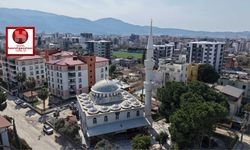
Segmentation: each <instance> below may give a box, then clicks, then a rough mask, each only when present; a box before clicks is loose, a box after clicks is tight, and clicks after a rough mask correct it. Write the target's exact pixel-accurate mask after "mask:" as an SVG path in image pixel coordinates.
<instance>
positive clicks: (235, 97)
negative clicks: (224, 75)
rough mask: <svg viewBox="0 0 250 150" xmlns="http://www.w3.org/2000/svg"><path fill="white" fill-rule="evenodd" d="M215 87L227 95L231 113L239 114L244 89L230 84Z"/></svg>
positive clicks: (233, 114) (231, 114)
mask: <svg viewBox="0 0 250 150" xmlns="http://www.w3.org/2000/svg"><path fill="white" fill-rule="evenodd" d="M214 88H215V89H216V90H218V91H220V92H221V93H222V94H224V95H225V96H226V98H227V102H228V104H229V115H230V116H235V115H237V114H238V113H239V111H240V107H241V102H242V97H243V93H244V90H242V89H239V88H236V87H233V86H230V85H226V86H221V85H217V86H215V87H214Z"/></svg>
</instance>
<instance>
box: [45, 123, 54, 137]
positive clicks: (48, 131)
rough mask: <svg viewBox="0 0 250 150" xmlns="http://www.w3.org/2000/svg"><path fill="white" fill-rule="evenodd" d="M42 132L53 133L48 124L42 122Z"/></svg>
mask: <svg viewBox="0 0 250 150" xmlns="http://www.w3.org/2000/svg"><path fill="white" fill-rule="evenodd" d="M43 132H44V133H46V134H48V135H50V134H53V129H52V128H51V127H50V126H49V125H47V124H44V126H43Z"/></svg>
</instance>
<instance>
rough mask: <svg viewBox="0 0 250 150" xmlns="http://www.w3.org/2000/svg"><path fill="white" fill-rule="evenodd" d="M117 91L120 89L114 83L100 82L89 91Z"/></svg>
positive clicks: (109, 81)
mask: <svg viewBox="0 0 250 150" xmlns="http://www.w3.org/2000/svg"><path fill="white" fill-rule="evenodd" d="M119 89H120V87H119V86H118V85H117V84H116V83H115V82H114V81H111V80H101V81H99V82H97V83H96V84H95V85H94V86H93V87H92V88H91V91H92V92H95V93H113V92H116V91H118V90H119Z"/></svg>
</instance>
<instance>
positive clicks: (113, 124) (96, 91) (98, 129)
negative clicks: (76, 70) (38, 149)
mask: <svg viewBox="0 0 250 150" xmlns="http://www.w3.org/2000/svg"><path fill="white" fill-rule="evenodd" d="M144 64H145V72H146V78H145V82H144V88H145V92H146V94H145V102H141V101H139V100H138V99H137V98H136V97H134V96H133V95H132V94H130V93H129V92H127V91H125V90H122V89H121V88H120V87H119V85H117V84H116V83H115V82H113V81H110V80H107V79H105V80H101V81H99V82H97V83H96V84H95V85H94V86H92V88H91V91H90V92H89V93H88V94H87V93H82V94H80V95H77V100H78V103H77V104H78V106H77V107H78V110H79V118H80V122H81V129H82V131H83V133H84V135H85V137H87V138H93V137H95V136H101V135H105V134H110V133H121V132H126V131H127V130H130V129H138V128H143V127H147V126H151V124H152V118H151V99H152V86H153V85H152V73H153V66H154V60H153V37H152V22H151V32H150V36H149V38H148V45H147V55H146V60H145V63H144Z"/></svg>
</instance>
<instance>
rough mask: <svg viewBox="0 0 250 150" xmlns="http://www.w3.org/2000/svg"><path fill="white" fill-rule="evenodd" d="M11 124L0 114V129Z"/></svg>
mask: <svg viewBox="0 0 250 150" xmlns="http://www.w3.org/2000/svg"><path fill="white" fill-rule="evenodd" d="M9 126H11V123H10V122H9V121H8V120H7V119H5V118H4V117H3V116H0V129H2V128H7V127H9Z"/></svg>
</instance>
